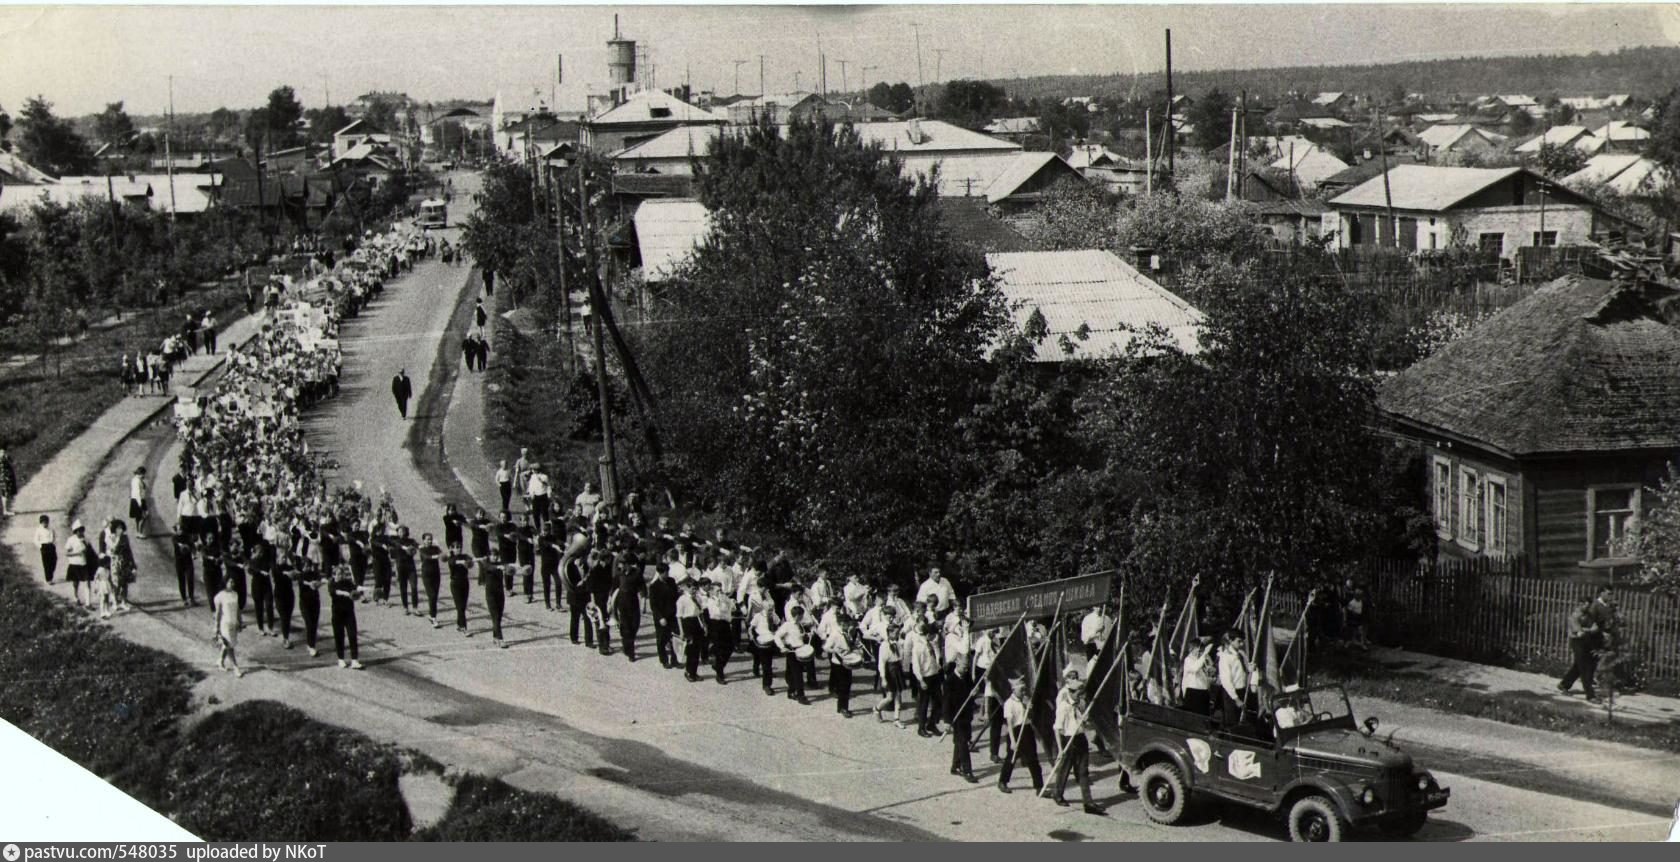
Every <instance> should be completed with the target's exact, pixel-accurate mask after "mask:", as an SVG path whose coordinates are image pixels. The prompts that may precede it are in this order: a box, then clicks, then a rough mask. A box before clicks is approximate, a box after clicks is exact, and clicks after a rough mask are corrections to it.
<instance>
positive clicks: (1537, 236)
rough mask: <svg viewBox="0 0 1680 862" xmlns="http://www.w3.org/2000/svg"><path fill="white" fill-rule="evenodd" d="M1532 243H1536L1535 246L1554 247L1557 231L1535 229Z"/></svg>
mask: <svg viewBox="0 0 1680 862" xmlns="http://www.w3.org/2000/svg"><path fill="white" fill-rule="evenodd" d="M1533 244H1534V245H1536V246H1539V247H1541V248H1554V247H1556V246H1557V231H1555V230H1537V231H1535V232H1534V243H1533Z"/></svg>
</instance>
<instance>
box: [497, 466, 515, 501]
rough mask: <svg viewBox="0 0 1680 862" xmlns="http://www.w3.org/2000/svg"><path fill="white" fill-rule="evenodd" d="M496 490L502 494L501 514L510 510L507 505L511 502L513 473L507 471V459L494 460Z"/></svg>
mask: <svg viewBox="0 0 1680 862" xmlns="http://www.w3.org/2000/svg"><path fill="white" fill-rule="evenodd" d="M496 490H497V491H499V492H500V493H501V495H502V514H504V515H505V514H507V513H508V512H509V511H511V510H510V509H509V508H508V506H509V505H510V504H511V503H512V502H513V474H512V473H511V472H509V471H508V465H507V460H506V459H503V460H501V461H498V462H496Z"/></svg>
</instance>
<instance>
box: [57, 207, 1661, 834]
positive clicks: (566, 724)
mask: <svg viewBox="0 0 1680 862" xmlns="http://www.w3.org/2000/svg"><path fill="white" fill-rule="evenodd" d="M457 185H458V186H461V187H463V189H464V192H466V194H470V189H467V188H464V185H465V184H463V183H461V182H458V183H457ZM466 194H463V195H462V196H461V197H463V198H464V197H466ZM465 274H466V270H465V269H446V268H444V267H442V266H441V265H440V264H436V263H433V264H426V265H422V266H421V267H419V268H417V270H416V272H415V273H414V274H413V275H410V276H408V277H407V278H404V279H402V280H401V281H399V282H397V283H395V284H393V285H392V286H390V287H389V288H388V289H387V290H386V292H385V296H384V298H383V299H382V301H381V302H380V303H378V304H376V306H374V307H373V308H371V309H370V310H369V313H368V314H367V315H366V316H364V317H363V318H361V319H358V320H357V321H354V322H353V323H352V324H350V325H349V326H346V327H345V329H344V332H343V333H342V342H343V344H344V346H345V349H346V370H347V376H346V379H345V381H344V383H345V386H344V394H343V396H341V397H340V398H339V399H337V400H336V401H334V402H332V403H330V404H329V405H328V406H327V407H326V408H325V409H324V410H323V411H322V413H321V414H320V416H318V417H317V418H316V419H314V420H313V421H312V422H311V429H312V431H313V433H314V435H315V436H314V439H315V440H316V441H317V443H318V445H320V446H321V447H323V448H325V449H327V450H329V451H330V453H331V454H332V455H333V456H335V457H337V458H338V459H339V460H340V461H341V462H342V463H343V465H344V466H343V469H342V471H341V478H342V479H344V480H348V479H353V478H360V479H362V480H363V481H364V482H365V483H366V485H367V486H368V487H369V488H370V490H376V489H377V487H379V486H384V487H386V488H388V489H389V490H390V491H391V492H392V494H393V496H394V497H395V499H396V503H397V505H398V507H399V510H400V511H401V512H402V513H403V514H404V521H405V522H407V523H411V524H418V525H419V527H420V528H422V529H434V528H435V526H436V522H437V519H436V513H437V512H439V511H440V510H441V502H442V499H443V494H441V493H440V492H439V490H438V489H435V488H433V487H431V486H429V485H428V484H427V483H426V482H425V481H424V480H423V479H422V478H421V477H420V474H419V473H418V472H417V471H416V470H415V468H414V463H413V460H412V457H411V456H410V454H409V453H408V452H405V451H404V449H403V441H404V438H405V435H406V433H407V430H408V427H409V426H408V424H406V423H404V422H402V421H400V420H399V419H398V417H397V414H396V410H395V408H394V406H393V405H392V403H391V399H390V394H389V389H388V385H389V380H390V376H391V374H392V373H394V372H395V370H396V369H397V368H398V367H401V366H406V367H407V368H408V370H409V374H410V376H411V377H414V378H415V382H416V390H419V389H421V388H423V382H424V379H425V378H424V376H423V375H425V374H427V373H429V372H431V371H434V370H435V369H431V367H430V366H431V362H432V357H433V356H434V355H435V354H436V350H437V344H438V341H439V339H440V337H441V335H442V331H443V329H444V326H445V324H446V323H447V321H448V320H449V317H450V315H451V313H452V312H453V310H454V309H455V306H456V302H457V300H458V299H459V298H460V294H461V291H462V289H463V288H462V283H463V281H464V279H465ZM445 361H448V362H455V361H458V357H446V358H445ZM173 458H174V447H173V445H172V443H171V441H170V440H169V437H168V435H167V434H166V433H163V432H161V431H154V432H150V433H148V434H143V435H141V436H139V437H137V438H135V439H133V440H131V441H129V442H127V443H125V444H124V445H123V446H122V447H121V448H120V449H119V450H118V451H117V452H116V453H115V455H114V457H113V458H112V460H111V462H110V465H109V468H108V469H107V470H106V471H105V472H104V473H103V474H102V475H101V477H100V479H99V481H98V482H97V483H96V485H95V489H94V492H93V498H92V500H91V501H90V509H96V508H97V507H98V506H100V505H104V506H110V507H119V506H121V503H122V500H123V499H124V496H125V494H126V491H125V490H124V488H125V486H124V485H123V484H122V483H123V479H124V476H126V473H127V471H128V470H129V469H131V468H132V465H133V464H135V463H151V464H153V465H154V467H155V469H156V471H157V472H163V469H162V465H165V464H170V463H172V459H173ZM170 472H172V471H170ZM164 475H167V473H164ZM445 491H446V492H447V493H449V494H450V495H451V499H458V500H462V501H463V502H464V501H465V497H464V494H463V493H462V492H461V491H460V489H459V488H450V489H445ZM142 565H143V570H144V571H149V572H158V573H160V576H159V577H156V578H147V579H146V580H144V581H142V583H141V585H140V592H139V595H140V597H141V598H142V599H143V600H144V601H145V602H146V603H147V605H146V608H147V610H146V612H145V613H143V614H134V615H130V616H128V617H126V618H123V619H119V620H118V621H116V624H117V626H118V628H119V629H120V630H121V631H123V633H124V634H125V635H126V636H129V637H132V638H134V639H135V640H137V641H139V642H141V643H147V644H151V645H155V646H159V647H160V648H164V649H169V650H172V651H174V652H177V653H179V654H181V655H183V656H186V657H188V658H189V659H191V660H193V661H195V662H196V663H198V664H200V665H201V666H205V667H208V666H209V665H210V663H211V662H212V661H213V660H214V659H213V655H212V653H211V651H210V650H209V648H208V646H207V638H208V635H209V620H208V617H207V616H206V615H205V613H204V611H203V610H202V609H196V610H182V609H180V608H178V607H177V605H178V602H171V601H170V596H171V594H172V592H173V588H172V585H170V584H169V583H167V582H168V580H169V579H168V577H167V576H164V575H162V574H161V573H163V572H166V571H168V568H167V565H168V564H167V562H166V561H164V559H163V558H162V556H161V549H160V548H159V547H157V546H150V547H147V548H145V549H144V550H143V562H142ZM472 611H473V613H472V616H471V628H472V629H473V632H474V634H475V635H476V636H474V637H471V638H462V637H460V636H459V635H458V634H456V633H455V632H454V631H453V630H452V629H451V628H449V627H445V628H444V629H441V630H433V629H432V628H430V627H429V626H428V625H427V624H426V623H425V622H424V621H422V620H419V619H416V618H413V617H405V616H403V615H402V614H401V612H400V610H398V609H395V608H381V607H370V608H367V610H366V613H365V614H364V616H363V622H364V628H365V629H366V631H367V634H366V637H364V640H363V645H364V660H366V661H367V663H368V664H369V670H368V671H366V672H363V673H353V672H348V671H340V670H338V669H337V668H336V667H335V666H332V664H331V662H330V661H328V659H327V658H326V657H325V656H323V657H322V658H320V659H310V658H309V657H308V656H307V654H306V653H304V652H303V651H302V650H301V649H298V650H292V651H290V652H286V651H283V650H281V649H279V646H278V644H277V643H275V642H274V641H273V640H267V639H259V638H257V637H255V635H254V630H251V629H247V638H246V641H247V644H246V645H245V649H244V650H243V652H244V654H245V657H246V659H245V660H246V662H247V664H248V666H254V667H257V668H260V669H261V670H260V671H259V672H258V673H254V674H251V675H248V676H247V677H246V678H245V679H243V680H241V681H239V682H238V683H234V682H233V681H232V680H231V679H230V678H228V677H226V676H220V675H218V676H215V677H214V678H213V679H212V680H211V681H210V682H209V683H207V684H206V687H205V688H206V693H213V694H215V695H216V696H217V698H218V699H220V700H222V701H224V702H234V701H237V700H239V699H241V698H249V697H276V698H280V699H284V700H287V701H288V702H292V703H296V704H298V705H299V706H300V707H301V708H304V709H305V710H306V711H308V712H310V713H311V714H313V715H316V716H317V717H320V718H323V719H325V720H329V721H334V722H337V723H340V724H345V725H349V726H352V727H356V728H357V729H360V730H363V731H364V732H367V733H369V734H371V735H373V736H375V737H376V738H379V739H382V740H386V741H390V742H395V743H398V744H401V745H405V746H409V747H413V748H417V749H419V750H422V751H425V752H426V753H428V754H431V755H432V756H434V757H437V758H438V759H440V760H442V761H443V762H445V763H446V764H450V765H452V766H455V767H458V768H466V769H472V770H475V771H480V772H485V773H489V774H496V775H500V776H503V777H504V778H505V779H506V780H508V781H510V782H511V783H513V784H515V785H516V786H521V787H526V788H529V789H541V790H548V791H552V792H555V793H558V794H559V795H561V796H563V797H567V798H573V799H576V800H578V801H580V802H582V803H584V804H586V805H589V806H591V807H593V808H595V809H596V810H599V811H601V812H603V813H605V814H607V815H608V816H610V817H613V818H614V819H616V820H618V821H619V822H621V823H623V824H625V825H627V826H630V827H632V828H636V829H638V830H640V832H641V834H642V835H643V836H644V837H649V838H690V839H719V838H722V839H756V840H776V839H825V840H868V839H888V840H892V839H900V840H904V839H908V840H917V839H970V840H1023V839H1033V838H1045V839H1059V840H1092V839H1095V840H1151V841H1172V840H1275V839H1277V838H1280V837H1282V835H1281V830H1280V829H1278V828H1277V827H1276V826H1275V825H1274V824H1272V823H1270V822H1269V821H1268V820H1267V819H1266V818H1263V817H1257V816H1253V815H1245V814H1240V813H1226V814H1224V815H1223V816H1222V817H1217V818H1216V817H1211V816H1210V817H1209V818H1207V819H1204V820H1202V821H1200V822H1199V823H1198V824H1197V825H1194V826H1191V827H1185V828H1168V827H1158V826H1155V825H1153V824H1150V823H1149V822H1147V820H1146V819H1145V818H1144V816H1143V814H1142V812H1141V810H1140V809H1139V806H1138V804H1137V802H1136V801H1135V800H1133V799H1131V798H1129V797H1124V796H1121V795H1119V794H1118V792H1117V788H1116V784H1115V781H1114V776H1115V770H1114V768H1113V767H1112V765H1110V764H1108V763H1106V762H1103V763H1099V764H1098V767H1099V768H1098V769H1097V771H1096V773H1095V775H1094V777H1095V778H1096V779H1097V780H1098V788H1099V793H1098V796H1099V799H1100V801H1103V802H1105V803H1108V804H1109V805H1110V806H1111V812H1112V816H1111V817H1108V818H1096V817H1091V816H1088V815H1085V814H1082V813H1080V812H1079V810H1078V808H1077V807H1075V808H1071V809H1062V808H1057V807H1056V806H1054V805H1052V804H1050V803H1049V802H1047V801H1041V800H1034V799H1032V798H1031V797H1030V795H1029V794H1026V793H1020V792H1018V793H1016V794H1015V795H1013V796H1010V797H1004V796H1001V795H1000V794H998V792H997V791H996V790H995V789H993V788H992V786H991V783H990V780H991V779H993V778H994V777H995V767H993V766H991V765H990V764H988V763H986V762H985V757H984V755H981V757H980V758H979V760H978V762H977V763H976V766H977V767H979V770H980V772H981V775H982V777H983V779H984V780H983V782H982V783H981V784H979V785H968V784H966V783H963V782H962V781H961V780H960V779H957V778H954V777H952V776H951V775H949V774H948V772H947V769H948V765H949V756H950V750H949V746H948V745H946V744H940V743H937V742H934V741H930V740H924V739H920V738H918V737H916V736H915V734H914V733H912V732H908V731H901V730H897V729H894V728H893V727H892V725H890V724H877V723H876V722H875V721H874V719H873V718H872V717H858V718H853V719H850V720H846V719H843V718H840V717H839V716H838V715H836V714H835V713H834V712H833V711H832V703H831V702H830V701H829V700H828V699H827V697H826V695H823V696H820V697H817V698H815V704H814V705H813V706H810V707H800V706H798V705H796V704H793V703H791V702H789V701H787V700H786V699H784V698H782V697H779V696H778V697H765V696H764V695H763V694H761V693H760V692H759V691H758V690H757V688H756V686H754V685H752V684H751V683H750V682H749V681H747V680H746V674H747V670H748V667H747V665H746V663H745V661H744V659H743V660H740V661H737V662H736V664H735V665H734V666H733V667H732V671H731V674H730V684H729V685H727V686H718V685H716V684H715V683H712V682H710V681H706V682H703V683H699V684H689V683H686V682H684V681H683V680H682V677H681V675H680V674H678V673H675V672H672V671H667V670H664V669H662V668H660V667H659V666H658V663H657V661H654V660H651V659H644V660H642V661H638V662H636V663H634V664H631V663H628V662H626V660H625V659H624V658H623V657H622V656H621V655H615V656H612V657H608V658H603V657H601V656H599V655H597V654H595V653H594V652H592V651H590V650H587V649H585V648H584V647H581V646H574V645H572V644H571V643H570V642H569V640H568V639H567V638H566V637H565V635H564V633H563V631H562V629H561V626H560V622H561V619H560V617H559V615H557V614H551V613H549V612H548V611H546V610H544V609H543V606H542V604H541V597H540V595H539V596H538V599H537V603H536V604H534V605H528V604H524V603H522V602H519V601H513V602H510V604H509V616H510V620H509V623H508V626H507V628H508V638H509V641H510V643H511V648H510V649H507V650H496V649H493V648H491V646H490V644H489V638H488V636H487V630H488V622H487V620H486V618H485V616H484V613H483V610H482V607H481V606H480V605H479V604H478V598H477V596H475V597H474V599H473V604H472ZM648 635H651V632H647V633H645V634H644V637H643V638H642V641H641V652H642V654H643V655H650V654H651V652H652V645H651V643H650V638H649V637H648ZM872 702H873V699H872V698H871V697H870V696H869V695H867V694H863V695H862V696H860V697H858V698H857V699H856V702H855V704H854V705H855V706H868V705H869V704H871V703H872ZM1358 706H1359V707H1360V708H1361V711H1369V709H1370V707H1372V706H1373V704H1360V705H1358ZM1376 706H1380V707H1381V708H1380V710H1379V711H1380V712H1381V713H1382V715H1383V718H1384V726H1385V728H1395V729H1396V731H1397V736H1396V740H1397V741H1398V742H1400V743H1402V744H1410V745H1414V746H1415V747H1416V748H1417V750H1418V752H1419V756H1420V760H1421V761H1422V762H1423V763H1424V765H1426V766H1429V767H1431V768H1434V769H1435V770H1436V771H1437V773H1439V774H1440V775H1441V776H1442V778H1443V780H1444V783H1446V784H1448V785H1449V786H1450V787H1452V789H1453V802H1452V804H1451V806H1449V808H1447V809H1446V811H1445V812H1444V813H1443V814H1442V816H1440V817H1438V818H1435V819H1433V820H1432V821H1431V823H1430V824H1429V825H1428V826H1427V827H1426V828H1425V830H1424V832H1423V833H1422V835H1421V836H1420V837H1423V838H1427V839H1436V840H1464V839H1471V838H1480V839H1507V840H1522V839H1539V840H1612V839H1613V840H1649V839H1654V838H1658V837H1661V836H1662V835H1663V834H1665V828H1666V824H1667V812H1668V811H1669V810H1671V806H1672V804H1673V801H1674V800H1673V796H1674V793H1675V788H1677V787H1680V760H1677V758H1675V757H1672V756H1661V755H1657V754H1653V753H1651V752H1647V751H1640V750H1635V749H1629V748H1624V747H1620V746H1613V745H1605V744H1595V743H1587V742H1582V741H1580V740H1576V739H1572V738H1568V737H1563V736H1559V735H1555V734H1547V733H1543V732H1538V731H1526V730H1520V729H1515V728H1510V727H1508V726H1504V725H1496V724H1492V723H1489V722H1479V721H1475V720H1469V719H1461V718H1458V717H1454V716H1446V715H1442V714H1439V713H1434V712H1431V711H1428V710H1417V709H1409V708H1404V707H1396V706H1392V705H1376ZM1024 782H1025V779H1024V776H1021V777H1017V779H1016V786H1017V787H1022V786H1024Z"/></svg>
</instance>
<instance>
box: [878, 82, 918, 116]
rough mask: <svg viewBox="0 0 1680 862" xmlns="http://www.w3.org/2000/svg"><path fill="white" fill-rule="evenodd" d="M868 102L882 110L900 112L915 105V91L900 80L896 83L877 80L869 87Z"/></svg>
mask: <svg viewBox="0 0 1680 862" xmlns="http://www.w3.org/2000/svg"><path fill="white" fill-rule="evenodd" d="M869 104H871V105H874V106H875V107H877V108H880V109H881V110H883V111H892V112H893V113H895V114H902V113H904V112H905V111H908V110H910V109H911V108H913V107H915V105H916V93H915V91H914V90H912V89H910V85H909V84H906V83H904V82H902V81H900V82H899V83H897V84H888V83H887V82H886V81H879V82H877V83H876V84H875V85H874V86H873V87H870V88H869Z"/></svg>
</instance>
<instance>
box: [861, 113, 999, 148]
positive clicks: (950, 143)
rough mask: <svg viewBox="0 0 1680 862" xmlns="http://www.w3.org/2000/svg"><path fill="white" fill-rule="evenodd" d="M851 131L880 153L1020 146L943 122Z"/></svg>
mask: <svg viewBox="0 0 1680 862" xmlns="http://www.w3.org/2000/svg"><path fill="white" fill-rule="evenodd" d="M853 128H854V129H856V130H857V133H858V137H860V138H862V139H863V142H864V143H866V144H871V143H875V144H880V145H881V148H882V149H885V150H890V151H893V152H896V153H900V154H904V155H921V154H923V153H930V154H937V153H949V152H983V151H998V150H1019V149H1021V145H1020V144H1017V143H1014V142H1012V141H1004V140H1000V139H998V138H994V137H991V136H990V135H983V134H980V133H979V132H971V131H969V130H967V129H965V128H962V127H961V126H953V125H951V124H950V123H947V122H944V121H942V120H904V121H902V122H889V123H864V124H862V125H858V126H853Z"/></svg>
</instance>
